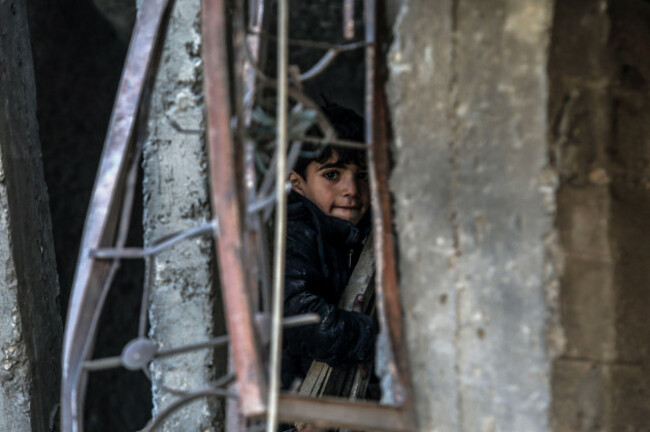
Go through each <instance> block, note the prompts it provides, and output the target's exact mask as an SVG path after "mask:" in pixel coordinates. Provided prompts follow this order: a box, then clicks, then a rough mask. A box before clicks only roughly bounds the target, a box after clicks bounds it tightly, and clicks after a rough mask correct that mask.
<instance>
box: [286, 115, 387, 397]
mask: <svg viewBox="0 0 650 432" xmlns="http://www.w3.org/2000/svg"><path fill="white" fill-rule="evenodd" d="M323 111H324V112H325V114H326V115H327V116H328V117H329V119H330V121H331V123H332V125H333V126H334V128H335V129H336V132H337V135H338V136H339V138H341V139H347V140H354V141H359V142H363V119H362V118H361V117H360V116H359V115H357V114H356V113H354V112H353V111H351V110H348V109H346V108H342V107H340V106H338V105H334V104H328V105H327V106H326V107H324V109H323ZM309 150H311V149H309ZM289 181H290V182H291V187H292V192H291V194H290V196H289V205H288V220H287V249H286V262H287V264H286V272H285V300H284V313H285V316H291V315H298V314H303V313H309V312H315V313H317V314H319V315H320V317H321V322H320V323H319V324H313V325H307V326H301V327H296V328H291V329H287V330H285V336H284V347H283V352H282V386H283V388H289V387H290V386H291V385H292V383H293V381H294V380H296V379H302V378H304V376H305V374H306V373H307V371H308V370H309V366H310V365H311V362H312V360H318V361H322V362H325V363H327V364H329V365H330V366H338V365H342V364H353V363H359V362H363V361H368V360H370V359H371V358H372V356H373V354H374V339H375V334H376V326H375V324H374V320H373V319H372V318H370V317H369V316H367V315H364V314H361V313H359V312H357V311H345V310H342V309H339V307H338V302H339V300H340V298H341V295H342V293H343V291H344V290H345V287H346V286H347V283H348V279H349V278H350V275H351V273H352V270H353V268H354V265H355V264H356V261H357V260H358V258H359V254H360V253H361V249H362V247H363V240H364V239H365V238H366V237H367V235H368V233H369V232H370V223H369V219H370V218H369V212H368V208H369V203H370V198H369V188H368V175H367V171H366V163H365V153H364V151H363V150H356V149H355V150H352V149H349V148H342V147H333V146H327V147H325V148H324V149H323V151H322V153H321V154H320V156H318V157H316V158H315V159H304V158H303V159H299V160H298V162H297V163H296V165H295V167H294V170H293V171H292V172H291V174H290V176H289ZM360 300H362V299H357V301H358V302H359V301H360Z"/></svg>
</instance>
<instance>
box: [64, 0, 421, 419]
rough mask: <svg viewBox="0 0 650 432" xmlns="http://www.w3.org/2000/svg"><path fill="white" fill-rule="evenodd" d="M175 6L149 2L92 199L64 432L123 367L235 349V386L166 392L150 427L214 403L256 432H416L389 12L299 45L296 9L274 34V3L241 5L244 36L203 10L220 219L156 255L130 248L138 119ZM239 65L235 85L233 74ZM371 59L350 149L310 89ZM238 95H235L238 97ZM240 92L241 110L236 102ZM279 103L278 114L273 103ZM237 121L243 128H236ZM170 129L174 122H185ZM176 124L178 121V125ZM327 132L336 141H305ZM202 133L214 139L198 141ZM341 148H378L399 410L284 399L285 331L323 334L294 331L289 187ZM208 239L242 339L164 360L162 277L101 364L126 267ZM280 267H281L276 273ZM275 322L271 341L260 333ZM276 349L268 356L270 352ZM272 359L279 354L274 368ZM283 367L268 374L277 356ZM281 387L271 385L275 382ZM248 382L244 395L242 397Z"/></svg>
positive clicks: (376, 198)
mask: <svg viewBox="0 0 650 432" xmlns="http://www.w3.org/2000/svg"><path fill="white" fill-rule="evenodd" d="M172 3H173V0H170V1H169V2H168V1H167V0H147V1H146V2H143V3H142V9H141V11H140V14H139V19H138V22H137V23H136V28H135V30H134V33H133V37H132V41H131V45H130V50H129V54H128V57H127V61H126V65H125V71H124V74H123V78H122V82H121V84H120V87H119V90H118V98H117V100H116V104H115V107H114V111H113V115H112V119H111V124H110V127H109V132H108V135H107V138H106V142H105V148H104V153H103V155H102V160H101V162H100V168H99V172H98V177H97V179H98V180H97V182H96V184H95V189H94V192H93V197H92V199H91V203H90V208H89V211H88V216H87V220H86V225H85V228H84V235H83V239H82V244H81V248H80V257H79V261H78V266H77V271H76V276H75V282H74V286H73V292H72V299H71V303H70V308H69V313H68V320H67V324H66V332H65V341H64V369H63V389H62V410H61V412H62V429H63V430H64V431H82V430H83V404H84V399H85V387H86V382H87V379H88V374H89V373H92V371H96V370H102V369H107V368H114V367H125V368H127V369H130V370H141V371H142V372H143V373H144V374H145V375H146V376H147V377H148V378H149V379H150V380H155V378H154V377H152V376H151V374H150V372H149V364H150V363H151V362H152V361H154V360H156V359H160V358H168V359H169V358H173V356H175V355H178V354H181V353H186V352H189V351H194V350H198V349H206V348H210V347H216V346H220V345H225V344H228V343H229V344H230V352H231V354H232V362H233V364H234V370H235V374H226V375H225V376H222V377H220V378H219V379H217V380H215V381H214V382H211V383H206V384H205V386H203V387H202V388H200V389H195V390H181V389H174V388H169V387H167V386H165V385H164V384H162V383H158V382H156V384H157V385H158V386H159V387H160V388H162V389H164V390H165V391H168V392H171V393H174V394H176V395H177V400H176V401H175V402H173V403H171V404H170V405H169V406H167V407H166V408H164V409H163V410H161V411H160V412H159V413H158V414H157V415H156V417H155V418H152V419H151V421H150V422H149V423H148V424H147V426H146V427H145V430H154V429H156V427H157V426H159V425H161V424H162V423H163V422H164V421H165V419H166V418H167V417H168V416H169V415H171V414H173V413H174V412H175V411H176V410H177V409H179V408H181V407H183V406H184V405H185V404H186V403H188V402H190V401H193V400H196V399H199V398H206V397H232V398H237V399H238V400H239V409H240V412H241V414H242V415H243V416H244V417H246V418H249V419H262V420H264V421H262V422H259V421H258V422H250V423H249V424H250V425H254V426H251V427H252V428H253V429H259V428H261V427H266V429H267V430H268V431H275V430H277V424H278V422H279V421H305V422H312V423H314V424H316V425H319V426H333V427H344V428H354V429H357V430H358V429H373V430H409V429H412V428H413V423H412V420H411V412H410V406H411V401H410V398H409V392H408V391H407V387H408V379H407V365H406V357H405V350H404V346H403V344H402V342H401V341H402V340H403V339H402V328H401V311H400V307H399V301H398V296H397V280H396V275H395V262H394V253H393V249H394V244H393V236H392V222H391V219H390V197H389V193H388V189H387V175H388V169H389V166H388V154H387V151H388V144H387V141H386V129H385V127H386V126H385V122H386V118H385V117H386V115H385V102H384V100H383V91H382V83H381V80H380V79H379V78H380V77H379V76H378V73H377V71H379V70H380V69H379V68H378V55H377V50H378V48H377V47H378V40H377V31H376V17H377V16H378V10H377V4H376V3H377V2H376V1H375V0H365V2H364V15H363V21H364V28H365V35H364V37H363V40H357V41H350V42H346V43H343V44H329V43H324V42H313V41H305V40H290V39H289V38H288V13H289V10H288V8H289V5H288V0H279V1H278V6H279V8H278V22H277V28H278V31H277V35H270V34H268V32H267V31H266V30H265V29H264V28H263V26H262V23H263V22H264V14H265V7H266V6H267V5H265V1H264V0H250V1H248V3H246V4H244V1H243V0H241V1H236V2H235V4H234V15H233V16H234V18H233V22H232V23H231V24H232V29H233V35H232V38H228V37H227V30H226V29H227V28H228V24H229V23H227V22H226V14H225V10H226V9H225V7H226V5H225V4H224V0H203V2H202V29H203V30H202V31H203V59H204V80H205V88H204V89H205V100H206V109H207V117H206V118H207V130H206V140H207V147H208V149H209V161H210V190H211V199H212V205H213V214H214V219H213V220H212V221H210V222H209V223H207V224H205V225H203V226H197V227H195V228H192V229H189V230H186V231H182V232H178V233H176V234H173V235H170V236H167V237H165V238H161V239H159V240H158V241H157V242H154V244H153V245H151V246H149V247H146V248H131V247H128V246H127V245H126V238H127V233H128V227H129V221H130V214H131V207H132V203H133V197H134V190H135V187H136V178H137V170H138V166H139V163H140V155H141V150H142V142H141V141H140V140H138V139H135V136H136V135H137V133H136V119H137V118H142V117H143V116H144V115H145V114H146V112H147V102H148V101H147V100H146V98H145V96H144V95H146V94H148V93H149V91H148V88H149V87H150V86H151V81H152V79H151V78H152V75H153V74H154V71H155V70H156V64H155V63H156V59H157V58H158V57H159V50H160V46H161V45H162V44H161V41H160V39H161V35H163V34H164V33H165V32H164V29H165V26H166V22H167V20H168V16H169V11H170V9H171V7H172ZM342 6H343V7H342V10H343V11H344V14H343V15H344V16H343V20H344V22H343V31H344V38H345V39H346V40H351V39H354V38H355V31H354V30H355V25H354V23H355V11H354V1H353V0H343V5H342ZM231 39H232V41H233V44H234V46H233V47H232V51H231V52H233V53H234V58H232V59H230V60H231V62H232V64H233V65H234V67H233V68H232V70H234V71H235V74H234V75H235V77H236V78H235V79H232V77H230V75H229V71H230V70H231V69H230V68H229V66H228V60H227V59H228V52H229V49H228V48H229V47H228V43H229V40H231ZM264 40H267V41H273V42H274V43H276V44H277V58H278V60H277V75H276V77H275V78H273V77H270V76H268V75H269V74H268V73H267V72H265V71H264V70H263V68H262V67H261V66H259V65H258V63H259V59H260V52H261V50H260V47H261V46H262V42H263V41H264ZM292 45H297V46H301V47H304V48H310V49H314V50H320V51H321V52H322V56H321V57H320V60H319V61H317V62H316V63H315V64H314V66H313V67H311V68H309V69H308V70H306V71H299V70H297V69H296V68H295V67H290V66H289V64H288V49H289V47H290V46H292ZM359 49H363V50H365V52H366V91H365V117H366V122H367V124H366V137H367V138H366V143H358V142H351V141H345V140H340V139H338V138H337V137H336V133H335V132H334V129H333V128H332V126H331V125H330V123H329V121H328V120H327V118H326V117H325V116H324V115H323V113H322V112H321V111H320V109H319V107H318V105H317V104H316V103H315V102H313V101H312V100H311V99H310V98H309V97H307V96H306V94H305V93H304V92H303V91H302V85H301V83H302V82H304V81H306V80H309V79H312V78H314V77H316V76H318V75H319V74H321V73H323V72H324V71H325V70H326V69H327V68H328V66H330V65H331V64H332V62H334V61H335V59H336V57H337V56H338V55H339V54H340V53H342V52H346V51H350V50H359ZM231 85H234V86H235V91H234V92H231V90H230V86H231ZM231 93H234V94H235V97H234V104H233V106H231V103H230V100H231V98H230V95H231ZM263 98H266V99H267V100H268V99H269V98H270V99H272V100H274V107H273V108H272V109H269V108H268V106H264V104H262V99H263ZM233 118H234V121H233V120H232V119H233ZM170 121H172V122H173V119H171V120H170ZM172 124H173V123H172ZM314 124H315V125H317V127H319V128H320V129H321V131H322V135H323V136H324V137H325V138H314V137H311V136H305V131H306V129H307V128H308V127H311V126H312V125H314ZM255 125H257V126H258V128H260V127H261V128H263V127H265V126H266V127H267V128H268V129H270V130H272V131H277V133H274V134H272V136H271V137H270V138H268V139H267V140H266V141H263V140H262V139H261V138H258V137H256V133H255V130H254V129H255ZM188 132H189V133H193V132H197V133H202V132H203V131H188ZM302 142H310V143H316V144H330V145H336V146H348V147H355V148H362V149H365V150H367V154H368V162H369V173H370V187H371V203H372V208H373V228H374V232H375V235H374V237H373V238H374V241H375V250H376V260H375V261H376V265H377V275H378V277H377V292H378V312H379V319H380V324H381V327H382V332H381V334H380V336H379V338H380V339H382V343H381V344H380V345H382V346H385V347H388V349H387V350H384V351H383V352H382V353H380V354H381V356H382V361H384V362H385V363H386V364H387V367H386V368H385V369H386V370H387V371H389V372H387V374H386V376H384V377H382V382H383V383H384V386H383V389H382V390H383V392H384V399H385V400H387V401H389V402H391V403H390V404H389V405H379V404H377V403H369V402H349V401H345V400H340V399H310V398H304V397H299V396H296V395H291V394H280V392H279V369H280V352H281V344H282V340H281V336H282V328H283V326H284V327H286V326H296V325H304V324H307V323H313V322H316V321H317V320H318V317H317V316H313V315H305V316H299V317H292V318H289V319H284V320H283V319H282V303H283V299H282V295H283V278H284V244H285V229H286V195H287V182H286V178H287V175H288V172H289V171H290V169H291V167H292V164H293V163H294V162H295V160H296V159H297V157H298V155H299V153H300V151H301V143H302ZM271 217H274V218H275V219H274V223H273V225H274V229H275V232H274V239H273V242H272V243H273V252H272V253H269V248H268V247H267V243H268V240H267V239H268V237H269V233H267V229H266V227H267V226H268V222H269V220H270V219H271ZM197 236H211V237H213V238H214V241H215V247H216V249H217V252H218V257H219V264H220V273H221V286H222V291H223V296H224V303H225V309H226V319H227V323H228V328H229V334H228V335H225V336H221V337H216V338H213V339H210V340H206V341H205V342H202V343H198V344H192V345H186V346H181V347H176V348H172V349H158V348H157V347H156V345H155V344H154V343H153V342H152V341H151V340H150V339H148V338H147V336H146V331H147V310H148V305H149V293H150V291H151V283H152V282H151V279H152V278H151V275H150V274H149V273H150V272H148V274H146V275H145V282H144V289H143V297H142V301H141V308H140V314H139V317H138V322H139V326H138V334H137V336H135V337H134V339H133V340H132V341H131V342H129V343H128V344H127V345H126V346H125V347H124V349H123V351H122V354H121V355H120V356H117V357H110V358H101V359H91V358H90V356H91V354H92V353H91V351H92V347H93V344H94V338H95V334H96V332H97V326H98V321H99V316H100V313H101V310H102V307H103V304H104V301H105V299H106V296H107V294H108V292H109V290H110V288H111V283H112V280H113V277H114V275H115V272H116V271H117V268H118V267H119V263H120V261H121V260H125V259H143V260H145V261H146V263H147V266H146V267H147V268H148V269H152V267H153V266H152V265H151V264H152V263H151V260H152V259H153V257H154V256H156V255H157V254H159V253H160V252H162V251H164V250H166V249H168V248H169V247H171V246H173V245H174V244H177V243H178V242H182V241H185V240H187V239H190V238H194V237H197ZM271 262H272V263H273V264H272V266H271ZM259 322H270V323H271V325H270V337H269V340H268V341H267V340H265V338H264V337H261V336H260V334H263V333H265V332H264V331H261V330H263V329H260V328H259V326H256V324H255V323H259ZM266 342H268V344H267V343H266ZM267 353H268V356H267ZM267 357H268V358H270V362H269V364H268V365H267V364H265V362H264V361H263V360H262V359H263V358H267ZM267 377H268V379H267ZM235 380H236V382H237V389H238V392H237V393H235V392H233V391H231V390H229V389H228V385H229V384H231V383H232V382H233V381H235Z"/></svg>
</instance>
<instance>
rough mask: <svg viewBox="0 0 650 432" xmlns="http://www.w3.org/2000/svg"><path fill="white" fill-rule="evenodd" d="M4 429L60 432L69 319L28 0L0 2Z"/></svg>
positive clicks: (0, 406)
mask: <svg viewBox="0 0 650 432" xmlns="http://www.w3.org/2000/svg"><path fill="white" fill-rule="evenodd" d="M0 28H2V33H1V34H0V95H1V98H2V99H1V100H0V102H1V104H0V118H1V121H0V299H1V301H0V356H1V364H0V430H11V431H21V432H22V431H30V430H35V431H48V430H53V429H54V428H55V422H56V414H57V406H58V404H57V401H58V399H59V397H58V396H59V380H60V378H59V377H60V349H61V331H62V325H61V317H60V313H59V305H58V295H59V286H58V278H57V274H56V264H55V258H54V247H53V242H52V227H51V221H50V213H49V203H48V198H47V191H46V186H45V181H44V178H43V167H42V162H41V153H40V152H41V150H40V142H39V140H38V126H37V123H36V92H35V85H34V71H33V65H32V55H31V46H30V42H29V31H28V26H27V13H26V8H25V2H24V1H20V0H15V1H11V2H8V1H2V2H0Z"/></svg>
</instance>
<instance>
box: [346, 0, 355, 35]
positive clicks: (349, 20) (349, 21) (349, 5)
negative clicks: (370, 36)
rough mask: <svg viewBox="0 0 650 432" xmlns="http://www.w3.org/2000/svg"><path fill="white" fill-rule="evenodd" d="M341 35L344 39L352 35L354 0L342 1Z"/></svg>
mask: <svg viewBox="0 0 650 432" xmlns="http://www.w3.org/2000/svg"><path fill="white" fill-rule="evenodd" d="M343 37H344V38H346V39H352V38H353V37H354V0H344V2H343Z"/></svg>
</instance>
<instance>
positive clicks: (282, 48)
mask: <svg viewBox="0 0 650 432" xmlns="http://www.w3.org/2000/svg"><path fill="white" fill-rule="evenodd" d="M278 3H279V5H278V105H277V117H278V122H277V124H278V166H277V169H276V185H275V190H276V196H277V207H276V210H275V211H276V213H275V252H274V257H273V260H274V263H273V264H274V272H273V324H272V333H271V382H270V386H269V400H268V416H267V422H266V431H267V432H275V430H276V428H277V422H278V395H279V392H280V360H281V355H280V354H281V350H282V315H283V313H282V312H283V311H282V309H283V298H284V262H285V261H284V250H285V243H286V229H287V205H286V201H287V193H286V191H285V183H286V178H285V172H286V165H287V63H288V52H287V51H288V45H287V39H288V28H289V23H288V18H289V11H288V9H289V1H288V0H280V1H279V2H278Z"/></svg>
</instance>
